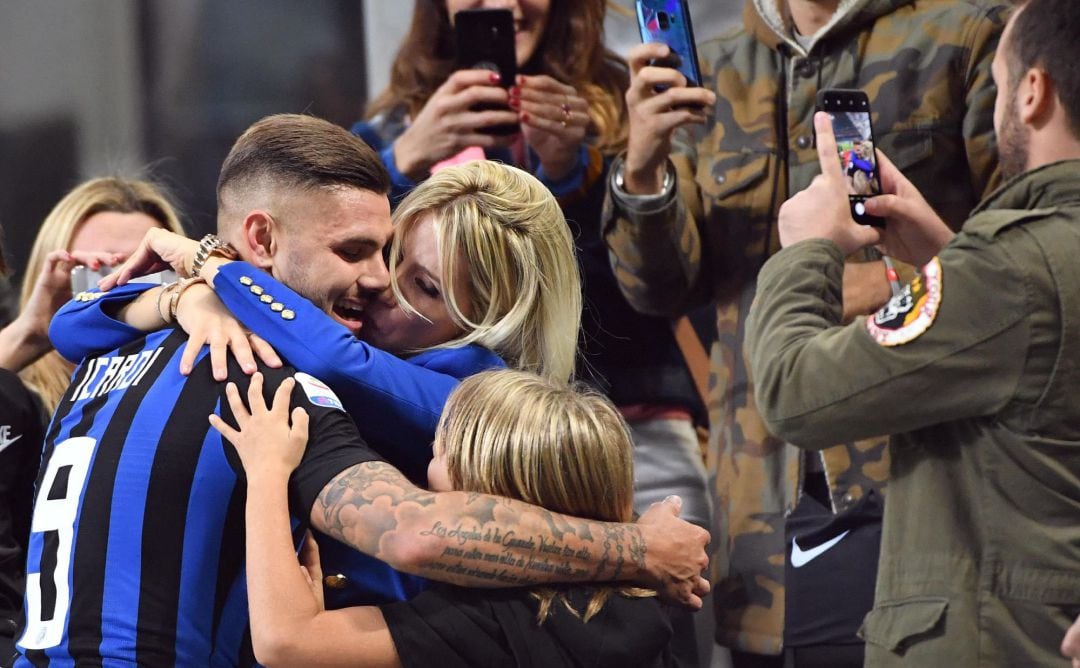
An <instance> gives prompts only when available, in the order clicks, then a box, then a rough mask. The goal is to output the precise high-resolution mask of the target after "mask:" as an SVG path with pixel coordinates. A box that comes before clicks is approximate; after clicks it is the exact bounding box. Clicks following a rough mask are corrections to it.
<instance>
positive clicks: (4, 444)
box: [0, 434, 23, 452]
mask: <svg viewBox="0 0 1080 668" xmlns="http://www.w3.org/2000/svg"><path fill="white" fill-rule="evenodd" d="M22 437H23V435H22V434H19V435H18V436H16V437H15V438H7V437H6V436H5V437H4V438H2V439H0V452H3V451H4V450H7V448H8V446H9V445H11V444H12V443H14V442H15V441H17V440H19V439H20V438H22Z"/></svg>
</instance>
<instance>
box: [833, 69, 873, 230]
mask: <svg viewBox="0 0 1080 668" xmlns="http://www.w3.org/2000/svg"><path fill="white" fill-rule="evenodd" d="M817 108H818V109H819V110H820V111H824V112H826V113H828V114H829V118H831V119H832V129H833V135H835V136H836V151H837V154H838V155H837V157H838V158H839V160H840V167H841V168H842V169H843V170H844V182H845V184H846V185H847V191H848V203H849V204H850V205H851V217H852V218H854V219H855V222H856V223H859V224H860V225H872V226H874V227H885V219H884V218H879V217H878V216H871V215H868V214H867V213H866V200H868V199H870V198H871V197H873V196H875V195H880V194H881V173H880V172H879V170H878V164H877V153H876V152H875V150H874V148H875V147H876V146H877V142H876V141H874V131H873V128H871V126H870V98H868V97H867V96H866V93H864V92H862V91H861V90H845V89H841V88H827V89H825V90H821V91H818V94H817Z"/></svg>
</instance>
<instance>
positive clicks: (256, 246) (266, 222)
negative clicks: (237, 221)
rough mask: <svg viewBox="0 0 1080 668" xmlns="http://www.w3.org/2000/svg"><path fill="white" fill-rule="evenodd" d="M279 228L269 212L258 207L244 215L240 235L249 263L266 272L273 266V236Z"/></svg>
mask: <svg viewBox="0 0 1080 668" xmlns="http://www.w3.org/2000/svg"><path fill="white" fill-rule="evenodd" d="M280 233H281V228H280V226H279V225H277V223H276V221H275V220H274V219H273V218H272V217H271V216H270V214H268V213H266V212H265V211H262V210H260V209H255V210H253V211H250V212H249V213H248V214H247V215H246V216H244V221H243V223H242V224H241V229H240V237H241V239H242V240H243V244H244V246H246V247H247V249H248V251H249V252H248V257H250V258H251V260H250V261H251V263H252V264H253V265H255V266H256V267H258V268H259V269H262V270H263V271H266V272H271V270H272V269H273V266H274V254H275V253H276V252H277V242H276V240H275V236H276V235H278V234H280Z"/></svg>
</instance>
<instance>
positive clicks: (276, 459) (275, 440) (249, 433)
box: [210, 373, 308, 481]
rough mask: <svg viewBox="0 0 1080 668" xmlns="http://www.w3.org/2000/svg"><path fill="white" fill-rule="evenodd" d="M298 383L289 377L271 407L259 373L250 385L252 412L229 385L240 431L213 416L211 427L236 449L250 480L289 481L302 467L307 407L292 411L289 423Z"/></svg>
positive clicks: (231, 406) (305, 444) (227, 388)
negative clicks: (267, 401)
mask: <svg viewBox="0 0 1080 668" xmlns="http://www.w3.org/2000/svg"><path fill="white" fill-rule="evenodd" d="M295 385H296V381H294V380H293V379H292V378H286V379H285V380H284V381H282V383H281V385H278V388H277V390H276V391H275V392H274V401H273V404H272V405H271V406H270V407H269V408H267V406H266V402H265V401H264V400H263V394H262V392H263V375H262V374H261V373H256V374H255V375H253V376H252V377H251V384H250V385H249V386H248V404H249V405H250V406H251V411H250V412H249V411H248V409H247V408H245V407H244V402H243V401H241V399H240V390H238V389H237V388H236V383H229V384H228V385H226V386H225V396H226V397H227V398H228V400H229V408H231V409H232V413H233V416H234V417H235V418H236V424H237V425H238V426H239V427H240V429H239V430H236V429H233V428H232V427H230V426H229V425H228V424H227V423H226V422H225V421H224V420H222V419H221V417H219V416H217V415H213V414H212V415H210V424H211V425H212V426H213V427H214V429H217V430H218V431H219V432H221V435H222V436H223V437H225V440H227V441H228V442H229V443H232V445H233V447H234V448H236V453H237V454H238V455H239V456H240V462H241V463H242V464H243V465H244V471H245V473H247V477H248V480H249V481H250V480H251V479H252V478H257V477H260V476H266V475H269V476H278V477H284V478H288V476H289V474H290V473H292V471H293V470H294V469H295V468H296V467H297V466H298V465H299V464H300V459H301V458H302V457H303V456H304V448H305V447H307V437H308V414H307V411H305V410H304V409H303V408H299V407H297V408H295V409H294V410H293V411H292V424H291V425H290V423H289V397H290V395H291V394H292V390H293V387H294V386H295Z"/></svg>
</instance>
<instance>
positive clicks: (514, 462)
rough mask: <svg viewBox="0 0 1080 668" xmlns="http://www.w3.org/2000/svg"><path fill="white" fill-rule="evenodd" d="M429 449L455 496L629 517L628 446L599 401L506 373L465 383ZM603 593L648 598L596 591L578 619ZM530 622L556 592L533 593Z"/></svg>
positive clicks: (620, 426)
mask: <svg viewBox="0 0 1080 668" xmlns="http://www.w3.org/2000/svg"><path fill="white" fill-rule="evenodd" d="M435 451H436V453H438V454H439V455H441V456H442V457H444V458H445V461H446V468H447V473H448V475H449V479H450V484H451V486H452V487H453V488H454V489H457V490H462V491H469V492H481V493H484V494H494V495H497V496H505V497H509V498H514V499H520V500H521V501H525V502H526V503H531V504H533V505H537V506H541V507H543V508H547V509H548V510H553V511H555V512H559V513H565V514H568V515H575V516H577V517H584V518H588V519H594V520H600V521H604V522H627V521H630V519H631V517H632V513H633V495H634V460H633V446H632V445H631V440H630V432H629V430H628V429H627V426H626V422H625V421H624V420H623V418H622V416H621V415H619V412H618V411H617V410H616V409H615V407H614V406H613V405H612V404H611V402H610V401H609V400H608V399H607V398H606V397H604V396H602V395H600V394H597V393H595V392H592V391H589V390H580V389H575V388H574V387H572V386H569V385H567V384H565V383H560V382H557V381H553V380H551V379H548V378H541V377H540V376H537V375H535V374H531V373H526V372H522V371H514V370H510V369H500V370H496V371H485V372H483V373H479V374H476V375H474V376H471V377H469V378H466V379H465V380H463V381H462V382H461V384H460V385H459V386H458V387H457V389H455V390H454V392H453V393H452V394H451V395H450V398H449V400H448V401H447V403H446V408H445V410H444V411H443V414H442V418H441V419H440V420H439V427H438V430H437V432H436V435H435ZM612 591H618V592H619V593H621V594H624V595H628V596H635V597H636V596H652V595H654V592H651V591H648V590H642V589H636V588H618V589H616V588H613V587H610V586H606V587H599V588H598V591H597V592H596V593H594V594H593V596H592V598H591V599H590V600H589V604H588V607H587V608H586V610H585V614H584V619H585V621H588V620H589V619H590V618H592V616H593V615H595V614H596V613H597V612H598V611H599V610H600V608H601V607H602V606H603V605H604V602H605V601H606V600H607V598H608V597H609V596H610V595H611V592H612ZM533 595H534V596H535V597H536V598H537V599H538V600H539V601H540V610H539V613H538V615H537V619H538V621H539V622H543V621H544V619H546V618H547V616H548V615H549V614H550V611H551V604H552V602H553V601H554V600H556V599H559V600H560V601H562V603H563V604H564V605H565V606H566V608H567V609H568V610H570V612H571V613H573V614H574V615H577V616H581V615H580V613H579V612H578V611H577V610H575V609H574V608H573V607H572V606H571V605H570V602H569V601H568V600H567V599H566V597H565V596H563V595H562V594H561V593H560V592H558V591H556V590H554V589H551V588H537V589H535V590H534V591H533Z"/></svg>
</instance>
